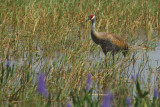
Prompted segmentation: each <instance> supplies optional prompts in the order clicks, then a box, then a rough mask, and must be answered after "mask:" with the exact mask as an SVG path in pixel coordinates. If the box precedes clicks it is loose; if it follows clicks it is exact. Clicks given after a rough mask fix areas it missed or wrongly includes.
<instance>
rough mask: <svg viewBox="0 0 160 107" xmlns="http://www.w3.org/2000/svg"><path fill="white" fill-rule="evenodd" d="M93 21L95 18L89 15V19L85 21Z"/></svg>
mask: <svg viewBox="0 0 160 107" xmlns="http://www.w3.org/2000/svg"><path fill="white" fill-rule="evenodd" d="M94 19H95V16H94V15H93V14H91V15H89V17H88V19H87V20H86V22H87V21H89V20H91V21H92V20H94Z"/></svg>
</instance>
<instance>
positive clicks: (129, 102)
mask: <svg viewBox="0 0 160 107" xmlns="http://www.w3.org/2000/svg"><path fill="white" fill-rule="evenodd" d="M126 104H127V107H132V100H131V98H130V97H128V98H127V99H126Z"/></svg>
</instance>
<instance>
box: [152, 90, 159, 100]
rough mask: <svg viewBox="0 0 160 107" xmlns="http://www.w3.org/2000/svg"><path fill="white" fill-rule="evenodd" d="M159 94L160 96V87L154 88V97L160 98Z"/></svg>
mask: <svg viewBox="0 0 160 107" xmlns="http://www.w3.org/2000/svg"><path fill="white" fill-rule="evenodd" d="M158 96H159V92H158V89H157V88H155V89H154V93H153V97H154V98H158Z"/></svg>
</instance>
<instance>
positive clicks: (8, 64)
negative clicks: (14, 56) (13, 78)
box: [7, 60, 10, 68]
mask: <svg viewBox="0 0 160 107" xmlns="http://www.w3.org/2000/svg"><path fill="white" fill-rule="evenodd" d="M8 67H10V61H9V60H8V61H7V68H8Z"/></svg>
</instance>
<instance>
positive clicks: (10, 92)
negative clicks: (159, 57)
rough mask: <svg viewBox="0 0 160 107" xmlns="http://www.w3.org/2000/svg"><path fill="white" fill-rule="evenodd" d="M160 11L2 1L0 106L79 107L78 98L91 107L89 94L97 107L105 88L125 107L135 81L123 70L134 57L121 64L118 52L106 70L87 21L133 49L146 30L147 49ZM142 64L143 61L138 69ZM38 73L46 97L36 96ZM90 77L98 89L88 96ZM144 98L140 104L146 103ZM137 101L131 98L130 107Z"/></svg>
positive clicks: (117, 2) (134, 0)
mask: <svg viewBox="0 0 160 107" xmlns="http://www.w3.org/2000/svg"><path fill="white" fill-rule="evenodd" d="M159 10H160V1H159V0H154V1H150V0H112V1H110V0H105V1H100V0H99V1H97V0H87V1H86V0H79V1H77V0H71V1H66V0H53V1H50V0H45V1H40V0H34V1H32V0H28V1H22V0H16V1H9V0H8V1H5V0H2V1H1V2H0V56H1V57H0V58H1V59H0V63H1V64H0V65H1V66H0V69H1V70H0V102H1V104H2V106H3V105H6V106H8V105H11V106H12V105H14V104H16V105H18V106H45V105H47V106H50V105H52V106H65V105H66V104H67V103H68V102H70V103H72V104H73V105H75V106H76V105H77V106H78V105H79V106H81V104H77V103H76V102H78V101H79V100H76V99H81V100H80V102H81V103H84V104H85V102H87V104H88V105H90V104H91V102H90V101H92V97H93V96H95V97H97V98H96V100H95V102H94V103H93V105H95V106H96V105H100V103H101V100H102V96H103V93H104V91H105V90H110V91H111V92H112V93H114V95H115V97H114V101H113V105H114V106H126V103H125V99H126V98H127V97H129V96H131V97H133V98H134V96H133V95H132V93H133V87H134V83H132V82H131V79H130V75H128V74H127V72H125V71H126V69H127V67H129V66H130V65H131V64H133V63H134V61H135V60H136V58H135V59H134V58H133V59H132V60H130V56H131V54H129V55H128V57H126V58H124V59H123V61H121V59H122V58H121V54H118V55H117V60H116V64H112V63H109V65H108V66H105V65H104V57H101V56H102V55H101V53H100V51H101V49H100V47H99V46H97V45H95V44H94V43H93V42H92V40H91V37H90V24H89V23H86V22H85V20H86V19H87V18H88V15H90V14H94V15H95V16H96V19H97V26H96V27H97V30H98V31H107V32H112V33H117V34H120V35H121V36H122V37H123V38H125V40H126V41H127V42H128V43H129V44H130V45H131V47H134V46H132V45H135V47H136V46H137V44H136V43H137V40H136V39H137V38H141V37H139V36H141V35H140V33H141V30H142V31H144V32H146V35H145V36H146V37H145V41H144V43H145V44H146V45H144V44H143V45H144V46H146V47H147V46H148V48H149V47H154V46H155V45H154V41H155V40H157V39H158V38H159V37H158V36H157V35H156V36H155V35H153V33H152V32H153V30H154V31H155V32H157V33H159V32H158V29H160V23H159V20H160V16H159V14H160V12H159ZM137 35H138V36H137ZM152 41H153V42H152ZM152 43H153V45H152ZM150 44H151V45H150ZM130 53H132V51H131V52H130ZM132 57H133V56H132ZM108 59H109V60H111V59H110V58H109V57H108ZM7 61H10V62H11V65H10V67H6V63H7ZM143 63H145V61H144V62H143V61H142V66H143ZM41 72H45V74H46V78H45V81H46V84H47V86H46V87H47V89H48V92H49V98H43V96H41V95H39V94H38V93H37V78H38V76H39V74H40V73H41ZM89 73H90V74H92V86H91V90H95V91H96V93H93V92H92V94H91V93H87V92H85V91H84V88H85V87H86V79H87V78H86V77H87V74H89ZM130 82H131V83H130ZM130 87H132V88H130ZM134 91H135V90H134ZM81 93H83V94H81ZM97 94H100V95H97ZM101 95H102V96H101ZM85 96H87V97H85ZM91 96H92V97H91ZM150 96H151V94H150ZM138 98H139V97H138ZM138 98H137V99H138ZM74 99H75V101H74ZM86 99H87V100H86ZM143 100H144V99H142V102H143V103H139V105H140V106H141V104H142V105H143V104H146V103H144V101H146V100H144V101H143ZM136 101H137V100H134V99H133V104H136ZM147 101H148V100H147ZM158 101H159V99H158ZM158 101H157V100H156V102H155V103H156V104H158ZM140 102H141V101H140ZM149 103H150V104H151V103H152V101H150V102H149Z"/></svg>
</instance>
